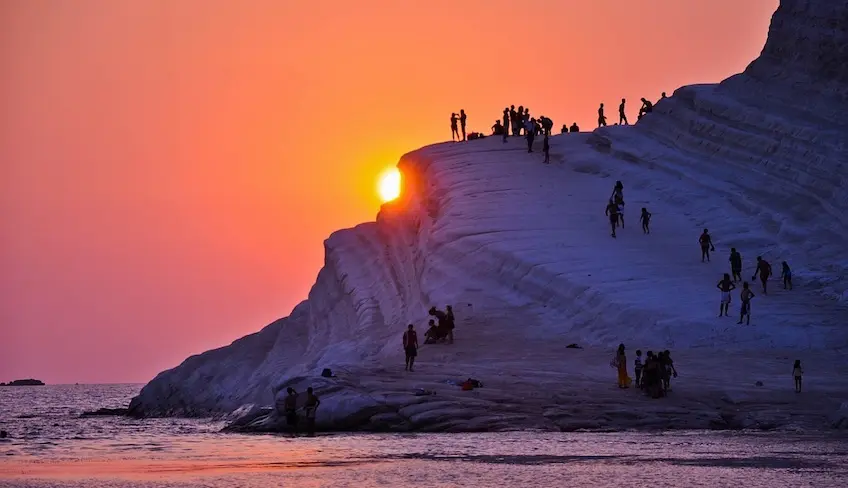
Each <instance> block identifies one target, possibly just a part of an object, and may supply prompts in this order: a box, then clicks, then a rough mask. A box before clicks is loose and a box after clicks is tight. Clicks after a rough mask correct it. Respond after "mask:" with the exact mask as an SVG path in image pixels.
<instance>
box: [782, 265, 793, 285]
mask: <svg viewBox="0 0 848 488" xmlns="http://www.w3.org/2000/svg"><path fill="white" fill-rule="evenodd" d="M780 265H781V266H782V267H783V269H782V271H781V272H780V276H781V278H783V289H784V290H785V289H786V287H787V286H788V287H789V289H790V290H791V289H792V270H791V269H789V265H788V264H787V263H786V261H783V262H782V263H780Z"/></svg>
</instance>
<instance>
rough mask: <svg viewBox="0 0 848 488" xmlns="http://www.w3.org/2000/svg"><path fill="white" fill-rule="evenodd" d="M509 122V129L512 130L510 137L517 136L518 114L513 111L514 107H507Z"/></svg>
mask: <svg viewBox="0 0 848 488" xmlns="http://www.w3.org/2000/svg"><path fill="white" fill-rule="evenodd" d="M509 121H510V128H511V129H512V135H513V136H517V135H518V112H516V111H515V105H510V106H509Z"/></svg>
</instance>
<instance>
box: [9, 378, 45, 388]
mask: <svg viewBox="0 0 848 488" xmlns="http://www.w3.org/2000/svg"><path fill="white" fill-rule="evenodd" d="M0 386H44V382H43V381H41V380H34V379H32V378H30V379H26V380H14V381H10V382H8V383H0Z"/></svg>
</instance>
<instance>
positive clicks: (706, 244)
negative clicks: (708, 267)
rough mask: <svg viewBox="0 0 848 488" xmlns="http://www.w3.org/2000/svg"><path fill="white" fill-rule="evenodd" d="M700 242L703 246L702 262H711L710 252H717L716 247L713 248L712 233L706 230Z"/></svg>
mask: <svg viewBox="0 0 848 488" xmlns="http://www.w3.org/2000/svg"><path fill="white" fill-rule="evenodd" d="M698 242H699V243H700V244H701V262H702V263H703V262H704V259H706V260H707V261H709V260H710V251H715V246H713V238H712V237H710V232H709V230H707V229H704V233H703V234H701V237H699V238H698Z"/></svg>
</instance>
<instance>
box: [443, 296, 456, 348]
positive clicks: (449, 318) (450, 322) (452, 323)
mask: <svg viewBox="0 0 848 488" xmlns="http://www.w3.org/2000/svg"><path fill="white" fill-rule="evenodd" d="M445 311H446V312H445V320H446V323H447V326H448V344H453V329H455V328H456V317H454V316H453V307H451V306H450V305H446V306H445Z"/></svg>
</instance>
